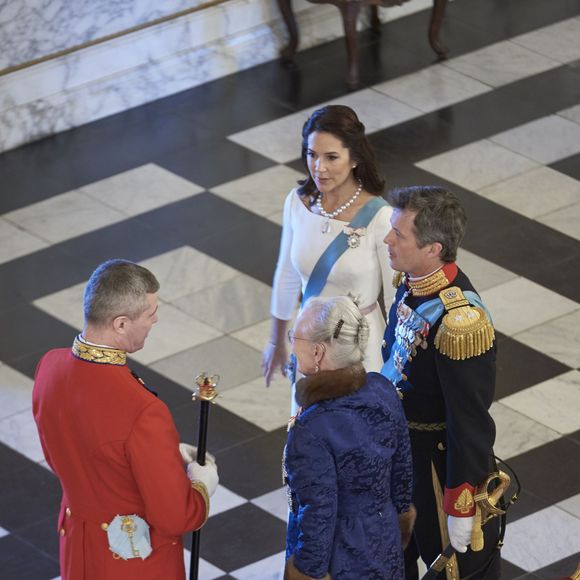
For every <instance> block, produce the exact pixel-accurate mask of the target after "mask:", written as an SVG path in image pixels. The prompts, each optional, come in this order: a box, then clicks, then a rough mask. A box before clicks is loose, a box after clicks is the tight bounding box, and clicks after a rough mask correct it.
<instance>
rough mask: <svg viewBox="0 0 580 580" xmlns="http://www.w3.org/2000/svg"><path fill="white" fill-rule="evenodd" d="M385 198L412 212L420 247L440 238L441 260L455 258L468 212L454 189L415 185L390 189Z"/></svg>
mask: <svg viewBox="0 0 580 580" xmlns="http://www.w3.org/2000/svg"><path fill="white" fill-rule="evenodd" d="M387 201H388V202H389V204H390V205H391V206H392V207H393V208H394V209H399V210H408V211H410V212H413V213H415V219H414V221H413V224H414V226H415V237H416V238H417V244H418V246H419V247H420V248H423V247H425V246H426V245H427V244H433V243H435V242H439V243H440V244H441V245H442V246H443V249H442V250H441V254H440V258H441V260H443V262H454V261H455V260H456V259H457V248H458V247H459V244H460V243H461V240H462V239H463V235H464V234H465V224H466V222H467V215H466V213H465V209H464V208H463V206H462V205H461V202H460V201H459V199H458V198H457V197H456V196H455V195H454V194H453V193H451V192H450V191H448V190H447V189H445V188H443V187H440V186H437V185H416V186H413V187H401V188H398V189H393V190H391V191H389V192H388V194H387Z"/></svg>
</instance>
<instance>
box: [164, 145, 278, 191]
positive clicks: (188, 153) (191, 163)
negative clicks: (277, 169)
mask: <svg viewBox="0 0 580 580" xmlns="http://www.w3.org/2000/svg"><path fill="white" fill-rule="evenodd" d="M153 161H155V163H157V164H158V165H161V166H162V167H165V169H168V170H169V171H173V173H176V174H177V175H181V177H185V178H186V179H189V180H190V181H192V182H193V183H196V184H197V185H201V186H202V187H205V188H206V189H209V188H210V187H213V186H214V185H219V184H221V183H226V182H228V181H232V180H233V179H239V178H240V177H244V176H245V175H248V174H250V173H255V172H256V171H261V170H262V169H267V168H268V167H272V166H273V165H275V163H274V162H273V161H271V160H270V159H266V157H262V155H259V154H258V153H253V152H252V151H250V150H249V149H246V148H245V147H241V146H240V145H237V144H236V143H234V142H233V141H229V140H227V139H225V140H221V141H219V142H215V141H213V142H208V143H205V144H203V145H194V146H190V147H184V148H182V149H181V150H180V151H176V152H174V153H173V154H171V155H159V156H158V157H157V156H156V157H155V158H154V159H153Z"/></svg>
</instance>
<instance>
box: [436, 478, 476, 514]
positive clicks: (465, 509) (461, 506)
mask: <svg viewBox="0 0 580 580" xmlns="http://www.w3.org/2000/svg"><path fill="white" fill-rule="evenodd" d="M474 491H475V488H474V487H473V485H470V484H469V483H467V482H466V483H462V484H461V485H458V486H457V487H453V488H448V487H446V488H445V495H444V496H443V510H444V511H445V513H446V514H448V515H450V516H455V517H457V518H466V517H469V516H473V515H475V501H474V499H473V492H474Z"/></svg>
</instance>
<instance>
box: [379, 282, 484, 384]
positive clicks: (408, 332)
mask: <svg viewBox="0 0 580 580" xmlns="http://www.w3.org/2000/svg"><path fill="white" fill-rule="evenodd" d="M463 295H464V296H465V298H467V300H468V301H469V303H470V304H471V305H472V306H479V307H480V308H481V309H483V310H484V312H486V313H487V315H488V317H489V320H490V322H491V315H490V313H489V311H488V310H487V308H486V307H485V305H484V304H483V302H482V301H481V298H480V297H479V296H478V295H477V294H476V293H475V292H473V291H471V290H465V291H464V292H463ZM409 310H410V313H409V314H410V315H409V316H408V318H406V319H405V320H400V319H399V318H397V326H396V328H395V340H394V342H393V346H392V347H391V352H390V355H389V358H388V359H387V361H386V362H385V364H384V365H383V368H382V369H381V374H382V375H383V376H385V377H387V379H389V381H391V382H392V383H393V385H395V386H397V384H398V383H400V382H401V381H402V380H403V369H404V367H405V365H406V364H407V361H408V359H409V355H410V354H411V351H412V350H413V347H414V346H415V345H414V342H415V337H416V336H417V334H418V333H420V332H421V330H422V328H423V327H424V325H425V323H426V324H428V325H429V326H428V328H429V329H430V328H431V327H432V326H433V325H434V324H435V323H436V322H437V320H439V318H440V317H441V316H442V315H443V313H444V312H445V306H443V302H442V301H441V298H439V296H437V298H433V299H432V300H429V301H427V302H423V304H421V305H420V306H419V307H418V308H417V310H411V309H409ZM405 383H406V381H403V385H405V386H404V387H403V389H402V390H403V391H404V390H406V388H408V384H405ZM405 387H406V388H405Z"/></svg>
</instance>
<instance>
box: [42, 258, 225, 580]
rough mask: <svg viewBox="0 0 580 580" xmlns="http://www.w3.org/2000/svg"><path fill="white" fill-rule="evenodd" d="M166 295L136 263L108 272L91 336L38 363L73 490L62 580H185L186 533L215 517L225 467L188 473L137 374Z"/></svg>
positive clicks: (101, 277) (46, 428)
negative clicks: (137, 355)
mask: <svg viewBox="0 0 580 580" xmlns="http://www.w3.org/2000/svg"><path fill="white" fill-rule="evenodd" d="M158 289H159V283H158V282H157V280H156V278H155V276H154V275H153V274H152V273H151V272H149V271H148V270H146V269H145V268H143V267H141V266H139V265H137V264H134V263H132V262H127V261H125V260H110V261H108V262H105V263H104V264H101V265H100V266H99V267H98V268H97V269H96V270H95V271H94V272H93V274H92V275H91V278H90V279H89V282H88V284H87V286H86V288H85V294H84V316H85V324H84V328H83V332H82V334H81V335H79V336H78V337H77V338H75V340H74V344H73V346H72V349H68V348H67V349H56V350H52V351H50V352H48V353H47V354H46V355H44V357H43V358H42V359H41V361H40V363H39V364H38V368H37V371H36V378H35V383H34V390H33V411H34V418H35V420H36V423H37V426H38V432H39V435H40V440H41V443H42V447H43V450H44V455H45V457H46V460H47V461H48V463H49V465H50V466H51V468H52V470H53V471H54V472H55V474H56V475H57V476H58V478H59V480H60V483H61V486H62V491H63V496H62V503H61V509H60V515H59V521H58V530H59V534H60V568H61V576H62V579H63V580H115V579H122V580H154V579H155V580H161V579H163V580H173V579H184V578H185V567H184V563H183V544H182V541H181V535H182V534H184V533H185V532H187V531H189V530H194V529H198V528H200V527H201V526H202V525H203V524H204V523H205V521H206V519H207V515H208V511H209V497H210V496H211V495H212V494H213V492H214V491H215V488H216V486H217V483H218V476H217V468H216V466H215V464H214V463H213V462H212V461H211V459H210V460H209V461H208V463H207V464H206V465H205V466H201V465H199V464H198V463H190V464H189V465H188V467H187V473H186V471H185V469H184V463H183V460H182V456H181V455H180V450H179V440H178V435H177V430H176V428H175V424H174V423H173V420H172V417H171V414H170V412H169V409H168V408H167V406H166V405H165V404H164V403H163V402H162V401H160V400H159V399H158V398H157V397H156V395H155V394H154V393H153V392H152V391H149V390H148V389H147V388H145V386H144V384H143V382H142V381H140V379H138V378H137V377H136V376H135V375H134V374H132V373H131V371H130V370H129V368H128V367H127V361H126V359H127V353H132V352H135V351H137V350H139V349H141V348H143V345H144V344H145V340H146V338H147V335H148V333H149V331H150V330H151V327H152V326H153V324H155V323H156V322H157V295H156V293H157V291H158ZM186 455H187V453H186Z"/></svg>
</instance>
